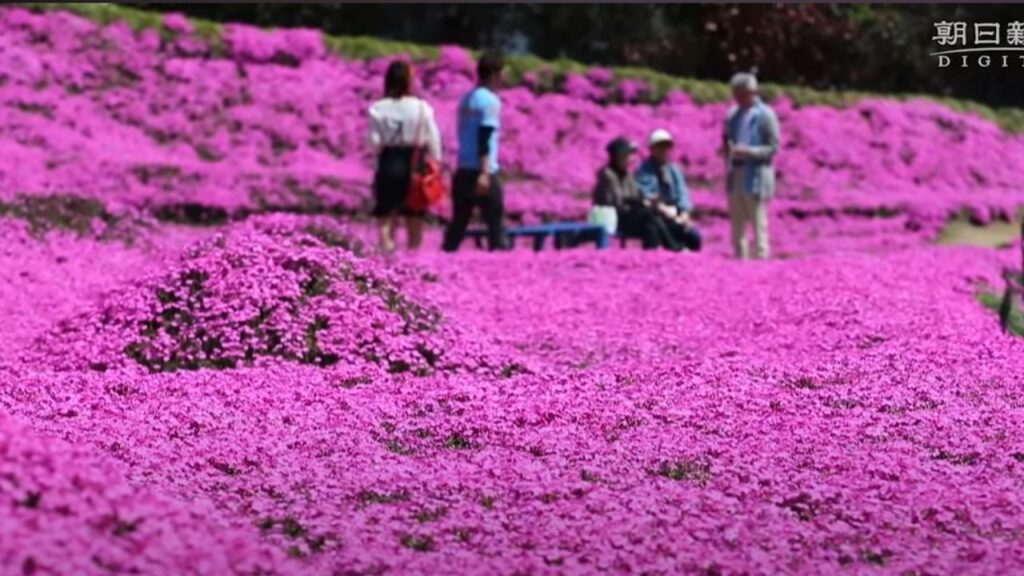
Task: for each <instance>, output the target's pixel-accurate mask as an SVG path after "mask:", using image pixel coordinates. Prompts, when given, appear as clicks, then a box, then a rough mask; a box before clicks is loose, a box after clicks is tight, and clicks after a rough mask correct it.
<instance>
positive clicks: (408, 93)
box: [370, 61, 441, 252]
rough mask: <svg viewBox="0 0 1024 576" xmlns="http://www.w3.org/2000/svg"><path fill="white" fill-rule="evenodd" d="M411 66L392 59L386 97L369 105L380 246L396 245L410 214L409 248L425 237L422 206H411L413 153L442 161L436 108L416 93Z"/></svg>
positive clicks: (388, 73) (385, 91)
mask: <svg viewBox="0 0 1024 576" xmlns="http://www.w3.org/2000/svg"><path fill="white" fill-rule="evenodd" d="M412 85H413V82H412V68H411V67H410V66H409V64H408V63H406V62H402V61H395V62H392V63H391V65H390V66H388V70H387V73H386V74H385V76H384V98H383V99H381V100H378V101H377V102H375V103H374V104H373V105H372V106H370V144H371V145H372V146H373V149H374V151H375V152H376V154H377V170H376V172H375V173H374V178H373V196H374V201H375V207H374V209H373V214H374V216H376V217H377V222H378V227H379V232H380V245H381V248H382V249H384V250H385V251H388V252H390V251H392V250H394V249H395V227H396V225H397V223H398V218H399V217H400V216H404V217H405V223H406V232H407V234H408V242H409V249H410V250H415V249H416V248H419V246H420V243H421V242H422V240H423V216H424V213H423V212H422V211H419V212H417V211H413V210H410V209H409V208H408V207H407V206H406V197H407V196H408V194H409V184H410V180H411V175H412V163H413V157H414V153H416V152H417V151H418V154H419V157H420V158H422V157H423V154H429V155H430V156H431V157H433V158H434V160H436V161H438V162H440V161H441V136H440V133H439V132H438V130H437V123H436V122H435V121H434V110H433V109H432V108H431V107H430V104H427V103H426V102H425V101H423V100H422V99H420V98H417V97H415V96H413V95H412Z"/></svg>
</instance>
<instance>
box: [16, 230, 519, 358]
mask: <svg viewBox="0 0 1024 576" xmlns="http://www.w3.org/2000/svg"><path fill="white" fill-rule="evenodd" d="M364 250H365V248H364V246H363V243H362V241H361V240H360V239H358V238H357V237H355V236H352V235H349V234H348V233H347V232H346V230H345V229H344V228H342V227H339V226H338V225H337V224H335V223H334V222H332V221H330V220H327V219H320V220H312V221H302V220H296V219H294V218H289V217H283V218H282V217H269V218H263V219H255V220H250V221H248V222H246V223H244V224H241V225H238V226H236V227H234V228H231V229H229V230H228V231H227V232H225V233H223V234H218V235H216V236H215V237H213V238H211V239H209V240H207V241H205V242H203V243H201V244H199V245H197V246H195V247H193V248H191V249H189V250H187V251H186V252H185V253H184V254H183V255H182V257H181V259H180V261H179V262H177V263H176V264H174V265H172V266H170V269H169V270H167V271H165V272H161V273H160V274H159V275H158V276H157V277H155V278H152V279H149V280H146V281H143V282H140V283H138V284H136V285H133V286H130V287H128V288H125V289H123V290H122V291H120V292H119V293H114V294H112V295H111V297H109V298H108V299H107V300H106V301H105V302H104V303H103V304H102V306H101V307H99V308H98V309H96V310H93V311H90V312H87V313H85V314H82V315H81V316H79V317H77V318H73V319H69V320H66V321H63V322H61V323H59V324H58V325H57V326H56V328H55V330H53V332H52V333H51V334H50V335H48V336H47V337H46V338H44V339H43V340H42V341H41V342H39V343H38V344H37V347H36V349H35V351H34V355H33V356H32V358H31V359H30V360H29V361H30V362H33V363H36V362H38V363H41V364H45V365H48V366H51V367H53V368H56V369H60V370H84V369H92V370H98V371H105V370H108V369H111V368H121V367H125V366H132V365H134V366H139V367H142V368H145V369H147V370H149V371H153V372H173V371H176V370H183V369H184V370H196V369H201V368H211V369H227V368H235V367H239V366H242V365H254V364H261V363H265V362H266V361H277V360H285V361H289V362H298V363H304V364H314V365H317V366H333V365H335V364H343V365H348V366H351V365H371V366H375V367H380V368H381V369H383V370H386V371H388V372H390V373H403V372H413V373H415V374H418V375H421V376H422V375H426V374H429V373H431V372H433V371H435V370H441V371H445V372H450V371H454V370H483V369H488V368H490V369H492V370H495V371H500V370H501V369H502V368H503V367H502V366H500V365H489V364H488V360H487V359H486V358H484V357H483V356H482V355H480V354H479V352H478V354H477V355H476V356H474V354H473V353H471V352H470V351H469V350H470V349H476V350H477V351H479V346H474V345H473V344H472V343H471V342H466V343H464V344H461V345H460V344H459V342H458V340H457V338H456V336H455V334H454V333H453V332H452V330H451V329H450V328H449V327H446V326H445V322H444V318H443V317H442V315H441V313H440V312H439V311H438V310H437V309H435V308H434V307H432V306H430V305H429V304H426V303H421V302H417V301H416V300H415V299H414V298H411V297H410V295H413V294H415V292H416V286H417V285H421V284H422V283H423V282H424V281H426V282H429V281H431V279H432V277H431V275H430V274H428V273H423V274H420V275H419V276H416V275H415V274H414V273H413V272H412V271H411V270H403V269H397V270H396V269H394V268H393V267H386V266H382V265H381V262H380V261H378V260H376V259H372V258H367V257H365V256H364V254H363V251H364ZM403 276H404V277H403Z"/></svg>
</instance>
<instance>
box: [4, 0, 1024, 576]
mask: <svg viewBox="0 0 1024 576" xmlns="http://www.w3.org/2000/svg"><path fill="white" fill-rule="evenodd" d="M387 63H388V60H386V59H382V60H373V61H346V60H341V59H339V58H338V57H337V56H334V55H332V54H330V53H328V51H327V50H326V49H325V47H324V45H323V42H322V40H321V37H320V35H319V34H318V33H317V32H315V31H308V30H281V31H276V32H266V31H260V30H257V29H254V28H249V27H245V26H227V27H225V29H224V33H223V38H222V41H221V42H220V43H217V44H212V43H211V42H209V41H207V40H203V39H202V38H200V37H199V36H198V35H196V34H194V33H193V31H192V25H191V24H190V23H189V22H188V21H186V20H185V19H184V18H182V17H180V16H175V15H169V16H167V17H165V19H164V24H163V28H162V29H161V30H159V31H157V30H144V31H138V32H134V31H132V29H131V28H130V27H128V26H127V25H126V24H123V23H122V24H113V25H110V26H106V27H100V26H97V25H96V24H94V23H92V22H90V21H88V20H85V19H82V18H79V17H76V16H72V15H70V14H67V13H62V12H56V11H45V12H31V11H28V10H26V9H22V8H3V9H2V10H0V235H2V238H3V240H4V241H3V243H2V244H0V269H2V270H3V273H2V274H0V315H2V316H0V319H2V325H3V329H2V330H0V574H2V575H7V574H11V575H36V574H40V575H41V574H69V575H80V574H109V573H115V574H122V573H130V574H154V575H165V574H200V575H223V574H282V575H285V574H287V575H290V574H300V575H307V574H308V575H320V574H324V575H343V574H480V575H491V574H509V575H512V574H515V575H533V574H536V575H547V574H551V575H555V574H571V575H577V574H579V575H582V574H648V575H669V574H702V575H718V574H721V575H728V574H746V575H755V574H757V575H760V574H765V575H769V574H850V575H855V574H898V575H906V576H911V575H914V576H926V575H939V574H979V575H983V574H1012V573H1018V572H1020V570H1021V569H1020V566H1021V565H1022V564H1024V400H1022V398H1024V379H1022V378H1021V369H1022V366H1024V339H1020V338H1016V337H1014V336H1011V335H1006V334H1003V333H1002V332H1001V331H1000V329H999V324H998V321H997V318H996V315H995V314H993V313H992V312H991V311H990V310H987V309H986V308H984V307H983V306H981V305H980V304H979V302H978V300H977V295H978V293H979V292H997V291H1001V290H1002V285H1003V284H1002V282H1003V281H1002V279H1001V277H1000V275H1001V273H1002V271H1003V270H1004V269H1005V268H1008V267H1016V266H1019V264H1020V251H1021V249H1022V247H1021V246H1020V245H1019V243H1015V244H1013V245H1012V246H1009V247H1007V248H1002V249H993V248H980V247H979V248H976V247H963V246H960V247H950V246H941V245H938V244H936V243H935V242H933V240H934V239H935V237H936V235H937V234H938V232H939V230H940V229H941V228H942V227H943V225H944V224H945V223H946V221H947V220H948V219H949V218H950V217H951V216H953V215H955V214H958V213H961V212H966V213H967V214H969V215H970V217H971V218H972V219H974V220H975V222H976V223H978V224H984V223H987V222H989V221H990V220H1000V219H1006V218H1009V217H1011V215H1012V214H1013V213H1014V212H1015V211H1016V210H1017V209H1018V207H1019V206H1020V205H1022V204H1024V192H1022V190H1024V174H1022V173H1021V170H1020V167H1021V166H1024V137H1021V136H1018V135H1011V134H1006V133H1003V132H1002V131H1001V130H1000V129H999V128H998V127H996V126H995V125H993V124H992V123H990V122H988V121H986V120H983V119H981V118H978V117H975V116H971V115H967V114H961V113H956V112H953V111H951V110H949V109H947V108H944V107H942V106H940V105H938V104H935V103H932V102H930V101H925V100H911V101H907V102H897V101H895V100H888V99H883V98H878V99H868V100H863V101H861V102H860V103H858V104H856V105H854V106H852V107H849V108H845V109H836V108H829V107H823V106H797V105H795V104H793V103H791V102H787V101H784V100H780V101H777V102H774V105H775V107H776V109H777V110H778V112H779V116H780V119H781V123H782V134H783V150H782V152H781V153H780V156H779V160H778V167H779V171H780V174H781V177H780V181H779V187H780V190H779V198H777V199H776V200H775V201H774V203H773V204H772V233H773V241H774V244H775V247H776V252H777V253H779V254H780V255H781V256H782V257H780V258H777V259H775V260H771V261H767V262H737V261H734V260H732V259H730V258H728V257H727V254H728V253H729V249H728V247H727V240H726V233H727V221H726V218H725V199H724V197H723V194H722V191H721V189H722V182H721V180H722V178H723V173H722V168H723V167H722V166H721V161H720V160H719V158H718V156H717V155H716V149H715V148H716V146H717V144H718V139H719V131H720V129H721V125H720V122H721V118H722V116H723V114H724V112H725V109H726V103H725V102H720V103H714V104H699V103H695V102H694V101H693V100H691V99H690V98H689V97H688V95H686V94H684V93H679V92H673V93H671V94H669V95H668V96H667V97H666V98H665V99H663V100H661V101H659V102H656V103H652V102H650V101H649V98H647V95H648V87H646V86H644V85H642V84H641V83H638V82H636V81H628V80H627V81H621V82H618V81H617V80H616V79H615V78H614V77H613V76H612V75H611V74H610V73H608V71H606V70H602V69H594V70H592V71H591V72H589V73H586V74H578V75H572V76H570V77H568V78H566V79H565V81H564V82H563V83H562V86H561V88H560V90H557V91H553V92H552V91H547V92H545V91H541V90H539V89H533V88H531V83H533V82H535V79H533V78H529V77H528V78H526V79H525V80H524V84H522V85H519V86H515V87H509V88H508V89H506V90H504V91H502V94H501V96H502V98H503V99H504V103H505V112H504V114H505V117H504V122H505V126H506V129H505V130H504V132H503V134H502V138H503V140H502V148H501V149H502V154H503V162H504V164H505V169H506V171H507V173H508V175H509V180H510V182H509V184H508V186H507V204H508V209H509V212H510V217H511V218H512V220H514V221H523V222H532V221H539V220H544V219H550V218H567V219H580V218H583V217H584V215H585V213H586V210H587V208H588V204H589V188H590V186H591V184H592V182H591V178H592V177H593V174H594V172H595V170H596V169H597V168H598V166H599V165H600V164H601V162H602V161H603V156H604V152H603V147H604V144H605V143H606V141H607V140H610V139H611V138H612V137H614V136H616V135H618V134H619V133H624V134H626V135H628V136H630V137H632V138H634V139H637V140H640V139H642V138H643V136H644V134H645V133H646V132H647V131H648V130H650V129H652V128H654V127H656V126H665V127H668V128H669V129H670V130H672V132H673V133H674V134H676V135H677V138H678V139H679V141H680V146H679V150H678V151H679V160H680V162H681V164H682V165H683V167H684V170H685V172H686V174H687V178H688V179H689V182H690V184H691V187H692V188H693V190H694V192H693V196H694V200H695V203H696V205H697V208H698V224H699V226H700V227H701V228H702V229H703V230H706V238H707V243H708V246H707V249H706V250H705V251H704V252H701V253H698V254H694V253H686V254H671V253H662V252H644V251H641V250H640V249H639V248H638V247H637V246H635V245H633V246H627V247H625V248H622V247H618V246H615V247H613V248H612V249H610V250H607V251H603V252H598V251H595V250H593V249H592V248H589V247H579V248H577V249H573V250H564V251H554V250H552V251H548V252H540V253H534V252H532V251H530V250H528V249H526V247H525V246H523V247H520V248H519V249H517V250H514V251H511V252H508V253H500V254H491V253H486V252H484V251H477V250H474V249H473V248H472V247H471V246H467V247H466V248H464V249H463V251H462V252H461V253H458V254H455V255H448V254H442V253H441V252H440V250H439V244H440V232H439V228H438V227H436V226H435V227H433V228H432V229H431V230H430V232H429V233H428V238H427V244H428V248H427V249H425V250H423V251H421V252H420V253H417V254H412V255H409V254H399V255H397V256H392V257H383V256H380V255H378V254H377V253H376V252H375V251H374V249H373V246H372V245H371V244H370V243H369V242H368V239H371V238H372V236H373V233H372V230H371V228H370V227H369V226H367V224H366V219H365V213H366V209H367V208H368V206H369V202H370V200H369V183H370V179H371V160H372V159H371V157H370V155H369V151H368V148H367V147H366V144H365V132H366V120H365V109H366V106H367V105H368V103H369V102H370V101H371V100H372V99H375V98H376V97H377V95H378V93H379V91H380V88H381V73H382V71H383V69H384V67H385V66H386V65H387ZM472 68H473V63H472V59H471V57H470V56H469V54H468V53H467V52H466V51H464V50H462V49H460V48H455V47H445V48H442V49H441V52H440V57H439V58H438V59H437V60H436V61H431V62H423V63H418V64H417V70H418V78H419V81H420V83H421V85H422V92H423V93H424V94H425V95H426V96H427V97H428V98H429V99H430V100H431V102H432V103H433V104H434V106H435V108H436V110H437V114H438V120H439V125H440V128H441V131H442V135H443V138H444V142H445V151H446V152H445V153H446V155H453V154H454V152H455V150H454V149H455V146H454V130H455V120H454V110H455V105H456V102H457V99H458V97H459V96H460V94H461V92H462V91H463V90H465V89H466V88H468V87H469V86H471V85H472V82H473V79H472ZM450 157H452V156H450ZM448 210H449V207H448V206H447V205H443V206H441V207H440V208H439V209H438V215H439V216H441V217H444V216H445V215H446V214H447V213H448Z"/></svg>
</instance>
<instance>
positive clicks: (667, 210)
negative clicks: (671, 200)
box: [658, 204, 678, 220]
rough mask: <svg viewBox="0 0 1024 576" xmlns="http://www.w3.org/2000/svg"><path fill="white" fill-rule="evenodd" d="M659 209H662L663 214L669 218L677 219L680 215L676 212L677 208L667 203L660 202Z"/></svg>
mask: <svg viewBox="0 0 1024 576" xmlns="http://www.w3.org/2000/svg"><path fill="white" fill-rule="evenodd" d="M658 209H659V210H661V213H662V214H664V215H665V216H667V217H669V218H672V219H673V220H675V219H676V217H677V216H678V214H677V213H676V209H675V207H673V206H669V205H667V204H659V205H658Z"/></svg>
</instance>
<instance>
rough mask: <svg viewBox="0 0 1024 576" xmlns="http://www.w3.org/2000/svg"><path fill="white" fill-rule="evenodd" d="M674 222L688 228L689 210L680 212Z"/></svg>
mask: <svg viewBox="0 0 1024 576" xmlns="http://www.w3.org/2000/svg"><path fill="white" fill-rule="evenodd" d="M676 224H679V225H680V226H682V227H684V228H689V227H690V213H689V212H680V213H679V215H678V216H676Z"/></svg>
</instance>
